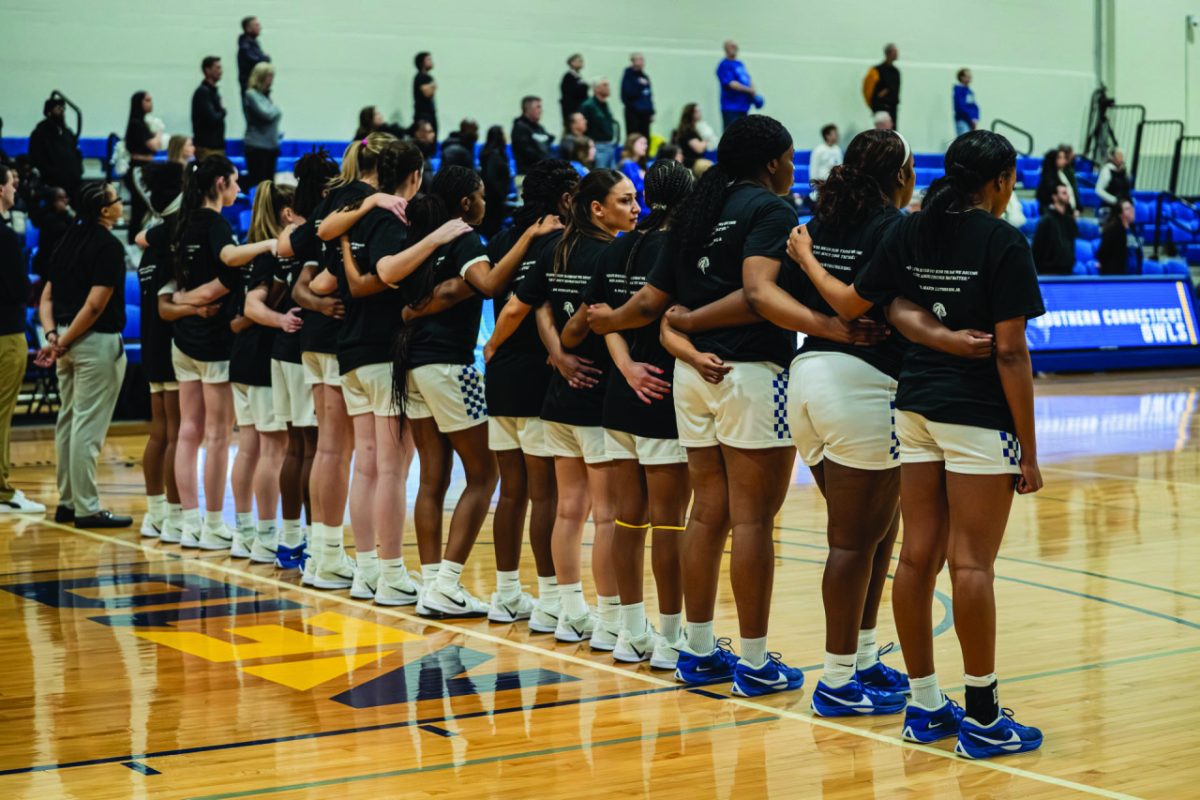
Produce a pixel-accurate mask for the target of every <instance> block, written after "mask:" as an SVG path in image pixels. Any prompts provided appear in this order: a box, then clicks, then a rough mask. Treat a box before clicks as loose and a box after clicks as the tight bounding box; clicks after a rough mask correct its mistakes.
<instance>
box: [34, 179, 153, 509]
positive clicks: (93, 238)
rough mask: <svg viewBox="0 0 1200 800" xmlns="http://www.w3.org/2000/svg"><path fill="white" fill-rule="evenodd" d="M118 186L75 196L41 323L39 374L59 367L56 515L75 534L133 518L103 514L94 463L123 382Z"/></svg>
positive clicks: (122, 272)
mask: <svg viewBox="0 0 1200 800" xmlns="http://www.w3.org/2000/svg"><path fill="white" fill-rule="evenodd" d="M124 210H125V209H124V206H123V205H122V203H121V195H120V194H119V193H118V192H117V190H116V187H115V186H110V185H108V184H103V183H92V184H88V185H87V186H85V187H84V188H83V189H82V190H81V191H80V197H79V220H77V221H76V223H75V224H74V225H72V226H71V228H70V230H68V231H67V233H66V235H65V236H63V239H62V241H61V242H60V243H59V245H58V249H57V250H55V251H54V255H53V256H52V257H51V259H50V278H49V280H47V281H46V285H45V287H44V288H43V289H42V298H41V304H40V306H39V308H38V317H39V319H40V321H41V323H42V329H43V330H44V331H46V346H45V347H43V348H42V349H41V350H40V351H39V352H38V355H37V359H36V361H35V363H36V364H37V365H38V366H39V367H49V366H50V365H52V364H56V365H57V373H58V395H59V401H60V402H59V408H58V422H57V423H56V425H55V428H54V450H55V461H56V464H57V473H58V495H59V500H58V510H57V511H56V512H55V514H54V521H55V522H59V523H64V522H74V523H75V527H76V528H127V527H129V526H130V525H132V524H133V518H132V517H128V516H125V515H121V514H114V513H112V512H111V511H108V510H106V509H102V508H101V507H100V494H99V489H98V488H97V486H96V461H97V459H98V458H99V456H100V448H101V447H102V446H103V444H104V437H105V435H106V434H107V433H108V425H109V422H111V421H112V415H113V410H114V409H115V408H116V407H117V396H118V395H119V394H120V392H121V382H122V380H124V378H125V346H124V343H123V342H122V340H121V331H122V330H123V329H124V327H125V248H124V246H123V245H122V244H121V241H120V240H119V239H118V238H117V237H116V236H114V235H113V233H112V229H113V226H114V225H115V224H116V223H117V221H119V220H120V219H121V216H122V214H123V213H124Z"/></svg>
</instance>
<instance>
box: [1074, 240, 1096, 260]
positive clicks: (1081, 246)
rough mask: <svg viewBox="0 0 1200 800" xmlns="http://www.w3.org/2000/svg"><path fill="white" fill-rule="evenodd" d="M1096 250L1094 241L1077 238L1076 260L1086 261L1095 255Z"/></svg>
mask: <svg viewBox="0 0 1200 800" xmlns="http://www.w3.org/2000/svg"><path fill="white" fill-rule="evenodd" d="M1095 254H1096V251H1095V248H1094V247H1093V246H1092V243H1091V242H1090V241H1089V240H1087V239H1076V240H1075V260H1076V261H1083V262H1086V261H1088V260H1090V259H1091V258H1092V257H1093V256H1095Z"/></svg>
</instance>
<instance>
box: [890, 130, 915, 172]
mask: <svg viewBox="0 0 1200 800" xmlns="http://www.w3.org/2000/svg"><path fill="white" fill-rule="evenodd" d="M892 133H894V134H896V135H897V136H900V131H898V130H896V129H895V128H892ZM900 141H901V142H903V143H904V161H902V162H901V165H904V164H907V163H908V159H909V158H911V157H912V148H911V147H909V146H908V139H905V138H904V137H903V136H900Z"/></svg>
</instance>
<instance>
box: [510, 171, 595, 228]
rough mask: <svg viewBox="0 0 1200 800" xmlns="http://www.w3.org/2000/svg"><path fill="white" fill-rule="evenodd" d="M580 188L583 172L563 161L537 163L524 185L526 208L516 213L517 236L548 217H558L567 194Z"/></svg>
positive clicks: (523, 207) (514, 221) (522, 187)
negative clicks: (563, 198)
mask: <svg viewBox="0 0 1200 800" xmlns="http://www.w3.org/2000/svg"><path fill="white" fill-rule="evenodd" d="M578 187H579V173H578V172H576V171H575V169H574V168H573V167H572V166H571V165H570V163H568V162H566V161H563V160H562V159H560V158H547V159H544V160H542V161H539V162H538V163H536V164H534V165H533V167H532V168H531V169H530V170H529V173H528V174H527V175H526V176H525V183H523V184H522V185H521V199H522V200H523V201H524V202H523V205H522V206H521V207H520V208H518V209H517V210H516V211H514V212H513V219H512V227H513V232H514V233H518V234H520V233H524V232H525V229H526V228H528V227H530V226H531V225H533V224H534V223H536V222H537V221H538V220H539V219H541V218H542V217H544V216H547V215H548V214H553V215H555V216H558V203H559V200H561V199H562V196H563V195H564V194H567V195H573V194H575V190H576V189H577V188H578Z"/></svg>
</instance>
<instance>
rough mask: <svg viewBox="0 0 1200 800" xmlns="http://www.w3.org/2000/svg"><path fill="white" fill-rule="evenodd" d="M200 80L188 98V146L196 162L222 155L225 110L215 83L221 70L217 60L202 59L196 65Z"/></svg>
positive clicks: (223, 151)
mask: <svg viewBox="0 0 1200 800" xmlns="http://www.w3.org/2000/svg"><path fill="white" fill-rule="evenodd" d="M200 69H201V70H202V71H203V72H204V80H203V81H202V82H201V83H200V85H199V86H198V87H196V91H195V93H193V94H192V144H194V145H195V146H196V160H197V161H203V160H204V159H205V158H206V157H208V156H211V155H214V154H216V155H225V106H224V105H223V104H222V103H221V93H220V92H218V91H217V81H219V80H221V75H222V74H224V70H223V69H222V68H221V59H220V58H219V57H217V56H205V58H204V60H203V61H202V62H200Z"/></svg>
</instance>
